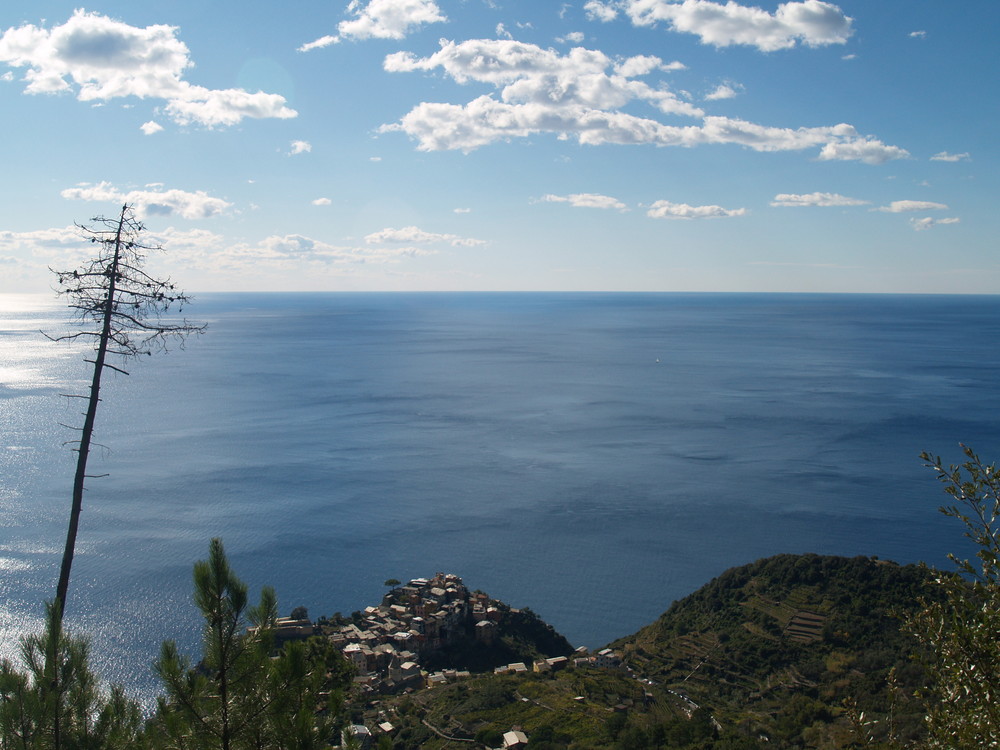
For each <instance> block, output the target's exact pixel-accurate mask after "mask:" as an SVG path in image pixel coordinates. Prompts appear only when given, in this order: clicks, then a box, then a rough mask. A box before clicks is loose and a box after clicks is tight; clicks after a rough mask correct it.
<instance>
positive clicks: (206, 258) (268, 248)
mask: <svg viewBox="0 0 1000 750" xmlns="http://www.w3.org/2000/svg"><path fill="white" fill-rule="evenodd" d="M152 239H154V240H155V241H156V242H158V243H160V244H162V245H163V246H164V247H166V248H167V250H168V251H169V252H170V255H171V257H172V258H174V259H175V261H177V262H182V263H184V264H185V265H187V266H190V267H191V268H197V269H199V270H205V271H211V272H220V273H225V272H233V271H253V272H259V271H260V270H261V269H262V268H264V269H269V270H270V269H279V270H280V269H302V268H315V269H323V268H329V267H332V266H342V265H362V264H367V265H384V264H395V263H400V262H402V261H404V260H406V259H408V258H418V257H423V256H429V255H434V254H436V252H437V251H436V250H434V249H433V248H415V247H363V246H357V245H337V244H333V243H330V242H326V241H323V240H319V239H316V238H313V237H308V236H306V235H302V234H286V235H271V236H269V237H264V238H263V239H260V240H257V241H253V242H237V243H232V242H229V241H227V240H226V238H225V237H223V236H221V235H218V234H215V233H213V232H208V231H205V230H200V229H197V230H190V231H180V230H177V229H174V228H172V227H171V228H169V229H167V230H165V231H163V232H158V233H154V234H153V235H152ZM0 247H2V245H0Z"/></svg>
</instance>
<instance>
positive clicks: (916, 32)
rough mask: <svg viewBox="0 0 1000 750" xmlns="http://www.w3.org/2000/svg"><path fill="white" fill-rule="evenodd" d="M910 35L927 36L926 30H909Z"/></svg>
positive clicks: (921, 37) (924, 37) (923, 37)
mask: <svg viewBox="0 0 1000 750" xmlns="http://www.w3.org/2000/svg"><path fill="white" fill-rule="evenodd" d="M910 36H911V37H912V38H914V39H926V38H927V32H926V31H911V32H910Z"/></svg>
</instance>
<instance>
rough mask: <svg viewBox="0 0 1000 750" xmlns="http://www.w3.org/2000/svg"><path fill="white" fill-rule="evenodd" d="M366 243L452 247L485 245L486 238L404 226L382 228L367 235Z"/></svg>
mask: <svg viewBox="0 0 1000 750" xmlns="http://www.w3.org/2000/svg"><path fill="white" fill-rule="evenodd" d="M365 243H366V244H368V245H377V244H385V243H388V244H412V245H427V244H435V243H437V244H445V245H451V246H452V247H474V246H475V245H485V244H486V242H485V241H484V240H476V239H472V238H469V237H459V236H458V235H457V234H437V233H435V232H425V231H424V230H423V229H419V228H418V227H415V226H410V227H403V228H402V229H388V228H387V229H381V230H379V231H378V232H372V233H371V234H369V235H365Z"/></svg>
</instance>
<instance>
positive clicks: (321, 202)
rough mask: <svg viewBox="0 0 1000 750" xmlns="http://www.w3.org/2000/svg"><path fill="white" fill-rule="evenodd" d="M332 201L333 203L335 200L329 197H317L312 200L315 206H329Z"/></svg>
mask: <svg viewBox="0 0 1000 750" xmlns="http://www.w3.org/2000/svg"><path fill="white" fill-rule="evenodd" d="M331 203H333V201H332V200H330V199H329V198H317V199H316V200H314V201H313V202H312V204H313V205H314V206H329V205H330V204H331Z"/></svg>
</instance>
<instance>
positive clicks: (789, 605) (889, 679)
mask: <svg viewBox="0 0 1000 750" xmlns="http://www.w3.org/2000/svg"><path fill="white" fill-rule="evenodd" d="M928 577H929V576H928V574H927V572H926V571H924V570H922V569H921V568H920V567H918V566H913V565H910V566H899V565H896V564H894V563H888V562H883V561H879V560H874V559H870V558H864V557H859V558H853V559H848V558H842V557H823V556H819V555H779V556H777V557H773V558H768V559H765V560H760V561H758V562H756V563H752V564H750V565H746V566H742V567H739V568H734V569H732V570H730V571H727V572H726V573H724V574H723V575H721V576H719V577H718V578H717V579H715V580H713V581H712V582H710V583H709V584H707V585H706V586H704V587H702V588H701V589H700V590H699V591H697V592H695V593H694V594H692V595H690V596H688V597H686V598H685V599H683V600H681V601H679V602H676V603H675V604H674V605H673V606H672V607H671V608H670V609H669V610H668V611H667V612H665V613H664V614H663V615H662V616H661V617H660V618H659V619H658V620H657V621H656V622H655V623H653V624H651V625H650V626H648V627H646V628H643V629H642V630H641V631H639V632H638V633H636V634H635V635H633V636H631V637H629V638H624V639H621V640H620V641H616V642H615V643H613V644H612V647H613V648H614V649H615V650H616V651H618V652H619V653H621V654H622V655H623V656H624V658H625V663H626V664H625V668H622V669H596V668H593V667H579V668H570V669H566V670H563V671H559V672H556V673H548V674H527V675H486V676H479V677H475V678H473V679H472V680H470V681H465V682H461V681H460V682H457V683H454V684H452V685H448V686H445V687H440V688H434V689H432V690H429V691H424V692H421V693H418V694H414V695H412V696H409V697H405V698H401V699H393V700H390V701H389V702H388V708H385V707H382V710H383V711H386V710H388V711H389V712H390V713H392V715H393V716H394V718H393V722H394V723H398V724H399V726H400V730H399V733H398V735H397V736H396V737H395V740H396V747H397V748H398V749H401V750H405V749H407V748H417V747H421V748H424V747H426V748H432V749H433V748H445V747H449V745H447V741H446V740H444V739H443V738H442V737H441V736H440V735H438V734H436V733H435V732H433V731H431V730H429V729H428V728H427V724H430V725H431V726H433V727H434V728H435V729H437V730H439V731H440V732H441V733H443V734H445V735H447V736H450V737H458V738H470V739H475V738H476V737H477V736H479V737H487V736H490V737H492V736H495V733H498V732H499V733H502V732H505V731H508V730H509V729H510V728H511V727H512V726H515V725H516V726H521V727H523V728H524V731H525V732H526V733H527V734H528V735H529V737H530V738H531V743H532V747H543V748H550V749H555V748H559V749H560V750H566V749H568V748H621V749H622V750H626V749H627V750H641V749H642V748H690V749H693V748H720V749H721V748H757V747H760V748H765V747H766V748H798V747H824V748H838V747H851V746H854V745H855V744H857V743H868V742H869V741H871V742H872V743H877V742H886V741H888V740H889V739H890V735H891V736H893V737H897V738H906V739H907V741H909V740H915V739H917V738H918V737H920V736H921V735H922V732H923V725H922V721H923V715H924V709H923V706H922V704H921V703H920V702H918V700H917V698H916V697H915V696H914V693H915V691H916V689H917V688H918V687H919V686H921V685H922V684H923V680H922V676H921V670H920V668H919V666H918V665H915V664H913V663H912V662H911V661H910V660H909V659H908V658H907V655H908V653H909V652H910V651H911V650H912V649H911V648H910V646H911V645H912V644H911V642H910V641H909V640H908V639H907V638H906V636H905V635H904V634H902V633H901V632H900V620H899V618H898V617H897V616H896V615H895V612H896V611H899V612H913V611H914V610H915V608H916V602H917V599H918V598H919V596H920V595H921V594H922V593H924V585H925V582H926V581H927V580H928ZM890 685H891V686H892V687H890ZM407 707H409V708H407ZM539 732H540V733H541V738H540V737H538V736H537V734H538V733H539ZM542 738H545V739H542ZM451 746H453V745H451Z"/></svg>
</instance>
